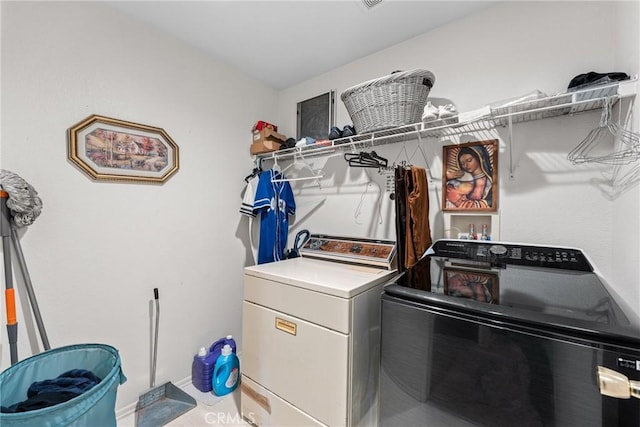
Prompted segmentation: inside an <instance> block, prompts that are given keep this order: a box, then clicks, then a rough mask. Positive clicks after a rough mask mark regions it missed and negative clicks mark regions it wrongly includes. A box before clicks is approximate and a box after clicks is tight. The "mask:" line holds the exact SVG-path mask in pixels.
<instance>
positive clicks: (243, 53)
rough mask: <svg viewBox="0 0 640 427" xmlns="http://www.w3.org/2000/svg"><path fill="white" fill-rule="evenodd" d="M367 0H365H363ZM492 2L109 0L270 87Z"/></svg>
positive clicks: (312, 73)
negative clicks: (374, 2)
mask: <svg viewBox="0 0 640 427" xmlns="http://www.w3.org/2000/svg"><path fill="white" fill-rule="evenodd" d="M369 2H371V0H369ZM494 3H496V1H458V0H446V1H431V0H422V1H418V0H413V1H400V0H385V1H384V2H382V3H379V4H378V5H376V6H373V7H372V8H371V9H367V8H366V7H365V6H364V5H363V2H362V1H361V0H338V1H331V0H315V1H305V0H298V1H292V0H290V1H274V0H271V1H244V0H242V1H240V0H235V1H221V0H208V1H115V2H109V4H110V5H111V6H112V7H114V8H117V9H119V10H120V11H122V12H124V13H125V14H127V15H130V16H131V17H134V18H135V19H138V20H141V21H145V22H147V23H149V24H151V25H153V26H155V27H157V28H159V29H161V30H162V31H165V32H167V33H169V34H171V35H173V36H175V37H177V38H178V39H181V40H183V41H185V42H186V43H188V44H190V45H193V46H195V47H197V48H199V49H201V50H203V51H205V52H207V53H208V54H210V55H211V56H212V57H213V58H215V59H216V60H218V61H221V62H223V63H226V64H228V65H231V66H233V67H234V68H237V69H239V70H241V71H242V72H243V73H245V74H247V75H248V76H251V77H253V78H255V79H257V80H259V81H262V82H264V83H266V84H268V85H269V86H271V87H273V88H274V89H276V90H281V89H286V88H288V87H291V86H294V85H296V84H298V83H301V82H303V81H306V80H309V79H311V78H313V77H315V76H318V75H320V74H323V73H325V72H327V71H329V70H331V69H333V68H336V67H339V66H341V65H344V64H347V63H349V62H352V61H354V60H356V59H358V58H361V57H364V56H367V55H369V54H371V53H374V52H377V51H379V50H382V49H384V48H386V47H389V46H392V45H395V44H397V43H400V42H402V41H404V40H407V39H410V38H412V37H415V36H417V35H419V34H422V33H425V32H427V31H429V30H431V29H433V28H436V27H438V26H441V25H443V24H446V23H447V22H451V21H453V20H456V19H458V18H461V17H463V16H465V15H468V14H472V13H474V12H476V11H478V10H481V9H484V8H486V7H488V6H491V5H492V4H494Z"/></svg>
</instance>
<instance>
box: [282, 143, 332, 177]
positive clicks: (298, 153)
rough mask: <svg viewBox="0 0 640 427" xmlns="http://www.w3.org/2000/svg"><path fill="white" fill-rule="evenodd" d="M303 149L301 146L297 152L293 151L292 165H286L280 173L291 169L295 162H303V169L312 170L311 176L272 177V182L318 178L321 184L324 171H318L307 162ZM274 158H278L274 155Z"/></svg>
mask: <svg viewBox="0 0 640 427" xmlns="http://www.w3.org/2000/svg"><path fill="white" fill-rule="evenodd" d="M301 151H302V150H301V149H300V147H298V150H297V151H296V152H294V153H293V162H291V164H290V165H288V166H287V167H285V168H284V169H283V170H281V171H280V173H284V171H286V170H287V169H289V168H290V167H292V166H293V165H294V164H301V165H302V168H303V169H307V170H309V172H311V176H301V177H297V178H286V177H282V178H276V179H272V180H271V182H291V181H309V180H317V181H318V185H320V178H323V177H324V172H322V171H320V173H316V172H315V171H314V170H313V168H312V167H311V166H310V165H309V163H307V161H306V160H305V158H304V156H303V155H302V152H301ZM296 153H297V155H298V156H300V159H301V160H302V161H301V162H299V161H298V160H297V158H296ZM274 160H276V158H275V157H274Z"/></svg>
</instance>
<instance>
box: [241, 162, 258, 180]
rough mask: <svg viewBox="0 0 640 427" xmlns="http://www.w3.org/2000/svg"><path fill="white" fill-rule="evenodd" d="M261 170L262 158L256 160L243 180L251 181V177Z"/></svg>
mask: <svg viewBox="0 0 640 427" xmlns="http://www.w3.org/2000/svg"><path fill="white" fill-rule="evenodd" d="M261 172H262V159H260V160H258V162H257V163H256V164H255V165H254V167H253V170H252V171H251V173H250V174H249V175H247V176H245V177H244V181H245V182H249V181H251V178H253V177H254V176H256V175H259V174H260V173H261Z"/></svg>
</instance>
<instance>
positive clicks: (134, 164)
mask: <svg viewBox="0 0 640 427" xmlns="http://www.w3.org/2000/svg"><path fill="white" fill-rule="evenodd" d="M68 143H69V146H68V155H69V160H71V162H73V163H74V164H75V165H76V166H78V167H79V168H80V169H81V170H82V171H83V172H84V173H86V174H87V175H88V176H89V177H90V178H92V179H95V180H105V181H122V182H138V183H163V182H165V181H166V180H167V179H169V178H170V177H171V176H172V175H173V174H174V173H175V172H177V170H178V168H179V160H178V146H177V145H176V144H175V142H173V140H172V139H171V137H170V136H169V135H168V134H167V133H166V132H165V131H164V130H163V129H160V128H157V127H153V126H147V125H141V124H138V123H132V122H127V121H124V120H118V119H113V118H110V117H104V116H98V115H92V116H89V117H87V118H86V119H85V120H83V121H81V122H80V123H78V124H76V125H74V126H73V127H71V128H70V129H69V134H68Z"/></svg>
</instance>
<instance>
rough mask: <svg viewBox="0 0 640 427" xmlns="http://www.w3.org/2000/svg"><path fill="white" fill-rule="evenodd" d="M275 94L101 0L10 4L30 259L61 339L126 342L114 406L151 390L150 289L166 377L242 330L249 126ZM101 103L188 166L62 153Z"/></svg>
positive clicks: (10, 98) (12, 113) (8, 57)
mask: <svg viewBox="0 0 640 427" xmlns="http://www.w3.org/2000/svg"><path fill="white" fill-rule="evenodd" d="M275 96H276V94H275V92H274V91H273V90H271V89H270V88H268V87H266V86H264V85H262V84H260V83H258V82H256V81H253V80H251V79H248V78H244V77H242V76H241V75H240V74H239V73H238V72H236V71H234V70H232V69H230V68H228V67H226V66H224V65H222V64H220V63H216V62H214V61H212V60H211V59H209V58H207V57H206V56H204V55H203V54H201V53H200V52H199V51H196V50H193V49H191V48H189V47H187V46H185V45H183V44H182V43H180V42H178V41H176V40H174V39H172V38H169V37H168V36H165V35H163V34H162V33H160V32H158V31H157V30H154V29H150V28H149V27H147V26H145V25H142V24H140V23H138V22H134V21H132V20H130V19H128V18H126V17H125V16H122V15H120V13H119V12H117V11H115V10H113V9H110V8H106V7H104V6H102V5H100V4H98V3H88V2H69V3H64V2H53V3H52V2H2V124H3V126H2V142H3V144H2V151H1V166H2V168H3V169H6V170H10V171H12V172H15V173H17V174H18V175H20V176H21V177H22V178H24V179H25V180H26V181H27V182H29V183H30V184H32V185H33V186H34V187H35V188H36V190H37V191H38V193H39V195H40V197H41V198H42V200H43V203H44V209H43V213H42V215H41V216H40V217H39V218H38V219H37V221H36V222H35V223H34V224H33V225H32V226H30V227H28V229H27V230H21V231H20V235H21V244H22V248H23V251H24V254H25V259H26V262H27V265H28V268H29V272H30V276H31V279H32V281H33V283H34V288H35V291H36V295H37V297H38V302H39V305H40V309H41V311H42V317H43V320H44V323H45V326H46V329H47V333H48V336H49V339H50V341H51V345H52V346H53V347H59V346H63V345H67V344H77V343H83V342H101V343H106V344H110V345H113V346H114V347H116V348H118V349H119V350H120V354H121V356H122V360H123V366H124V371H125V374H126V375H127V376H128V382H127V383H126V384H125V385H124V386H122V387H121V388H120V390H119V395H118V397H119V398H118V407H122V406H123V405H125V404H128V403H131V402H135V401H137V399H138V394H139V393H140V392H142V391H145V390H146V389H147V388H148V387H149V364H150V363H149V359H150V356H149V354H150V348H149V343H150V319H149V304H150V301H151V299H152V298H153V292H152V290H153V288H154V287H158V288H159V290H160V305H161V313H162V314H161V322H160V323H161V325H160V338H159V350H158V358H159V360H158V373H157V378H156V384H161V383H162V382H164V381H169V380H171V381H178V380H182V379H184V378H187V377H188V376H189V375H190V373H191V371H190V369H191V360H192V357H193V354H194V353H195V352H196V351H197V349H198V348H199V347H200V346H203V345H208V344H210V343H211V342H213V341H214V340H215V339H217V338H219V337H220V336H223V335H226V334H229V333H230V334H233V335H235V336H236V337H237V338H238V339H239V340H240V339H241V336H240V334H241V300H242V268H243V266H244V265H245V264H246V263H249V262H250V261H249V258H250V253H249V252H248V250H247V249H246V248H245V247H244V241H245V240H247V239H246V238H244V236H245V235H246V222H245V221H243V220H241V219H240V215H239V214H238V208H239V206H240V201H241V192H242V190H243V184H244V182H243V180H242V178H243V177H244V176H245V175H246V174H247V173H249V172H250V171H251V167H252V163H251V159H250V157H249V151H248V147H249V143H250V141H251V132H250V130H251V129H250V128H251V126H252V124H253V123H254V122H255V121H256V120H257V119H264V120H270V121H271V120H275V118H274V117H270V115H269V114H270V113H269V111H270V106H271V101H272V100H273V99H274V97H275ZM91 114H101V115H105V116H109V117H115V118H118V119H122V120H129V121H133V122H137V123H143V124H147V125H151V126H157V127H160V128H163V129H164V130H165V131H166V132H167V133H168V134H169V135H170V136H171V137H172V138H173V140H174V141H175V142H176V144H177V145H178V146H179V148H180V170H179V171H178V172H177V174H175V175H174V176H173V177H172V178H171V179H170V180H169V181H167V182H166V183H165V184H164V185H142V184H118V183H104V182H93V181H91V180H90V179H89V178H88V177H87V176H85V175H84V174H83V173H82V172H80V171H79V170H78V169H77V168H76V167H74V166H73V165H72V164H71V163H70V162H69V161H68V160H67V154H66V153H67V143H66V130H67V128H69V127H70V126H72V125H73V124H75V123H77V122H79V121H80V120H82V119H84V118H85V117H87V116H89V115H91ZM14 266H15V267H14V268H15V269H16V270H17V263H14ZM16 276H18V278H17V284H16V287H17V288H18V289H19V290H24V286H22V284H21V280H20V279H19V277H20V274H19V273H16ZM3 277H4V276H3ZM19 297H20V301H19V307H20V312H19V316H18V322H19V339H18V343H19V356H20V359H23V358H25V357H27V356H30V355H31V354H34V353H37V352H39V351H40V346H39V344H38V341H39V337H38V336H37V334H34V327H33V324H32V323H31V319H29V318H26V317H25V314H24V313H23V309H25V307H26V296H25V295H24V291H21V292H20V295H19ZM2 307H3V308H2V310H3V311H2V313H1V314H2V318H3V319H5V316H4V304H2ZM27 326H29V327H28V328H27ZM27 329H28V330H27ZM1 335H2V336H3V339H1V340H0V342H1V343H2V351H1V353H0V357H1V359H0V364H1V367H2V369H4V368H6V367H7V366H9V363H10V360H9V346H8V343H7V339H6V333H2V334H1Z"/></svg>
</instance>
